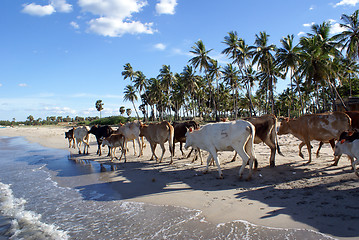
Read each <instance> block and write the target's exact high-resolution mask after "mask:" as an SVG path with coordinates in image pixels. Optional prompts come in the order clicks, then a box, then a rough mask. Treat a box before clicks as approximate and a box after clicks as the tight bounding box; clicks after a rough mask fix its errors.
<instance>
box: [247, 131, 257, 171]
mask: <svg viewBox="0 0 359 240" xmlns="http://www.w3.org/2000/svg"><path fill="white" fill-rule="evenodd" d="M249 131H250V139H248V141H250V144H251V147H250V151H251V152H250V153H249V154H250V156H249V157H250V158H252V159H253V162H254V169H257V168H258V161H257V158H256V155H255V153H254V138H255V136H256V130H255V127H254V126H253V125H252V124H251V125H250V126H249ZM247 144H248V142H247ZM247 154H248V153H247ZM247 164H248V163H247Z"/></svg>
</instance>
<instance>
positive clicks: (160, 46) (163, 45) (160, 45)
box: [154, 43, 166, 50]
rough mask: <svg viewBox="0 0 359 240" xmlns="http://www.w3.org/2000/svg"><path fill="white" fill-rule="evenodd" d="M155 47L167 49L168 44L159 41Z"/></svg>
mask: <svg viewBox="0 0 359 240" xmlns="http://www.w3.org/2000/svg"><path fill="white" fill-rule="evenodd" d="M154 47H155V48H156V49H158V50H165V49H166V45H165V44H163V43H157V44H155V46H154Z"/></svg>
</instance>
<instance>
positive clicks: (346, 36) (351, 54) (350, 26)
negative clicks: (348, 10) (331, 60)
mask: <svg viewBox="0 0 359 240" xmlns="http://www.w3.org/2000/svg"><path fill="white" fill-rule="evenodd" d="M358 15H359V10H356V11H355V12H354V13H353V14H351V15H346V14H343V15H342V16H341V19H342V20H343V22H344V23H341V24H340V27H342V28H344V31H342V32H341V33H339V34H337V35H335V36H334V38H335V39H336V40H339V43H341V44H342V50H343V49H346V55H347V57H348V58H352V59H358V58H359V19H358Z"/></svg>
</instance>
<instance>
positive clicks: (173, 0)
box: [156, 0, 177, 15]
mask: <svg viewBox="0 0 359 240" xmlns="http://www.w3.org/2000/svg"><path fill="white" fill-rule="evenodd" d="M176 6H177V0H160V2H159V3H157V4H156V12H157V13H158V14H171V15H173V14H175V7H176Z"/></svg>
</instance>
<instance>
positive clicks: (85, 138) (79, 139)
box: [74, 126, 89, 154]
mask: <svg viewBox="0 0 359 240" xmlns="http://www.w3.org/2000/svg"><path fill="white" fill-rule="evenodd" d="M88 131H89V130H88V128H87V127H86V126H82V127H78V128H76V129H74V138H75V139H76V146H77V148H78V150H79V154H81V150H80V145H81V143H83V144H84V154H88V153H89V132H88ZM86 149H87V151H86Z"/></svg>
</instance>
